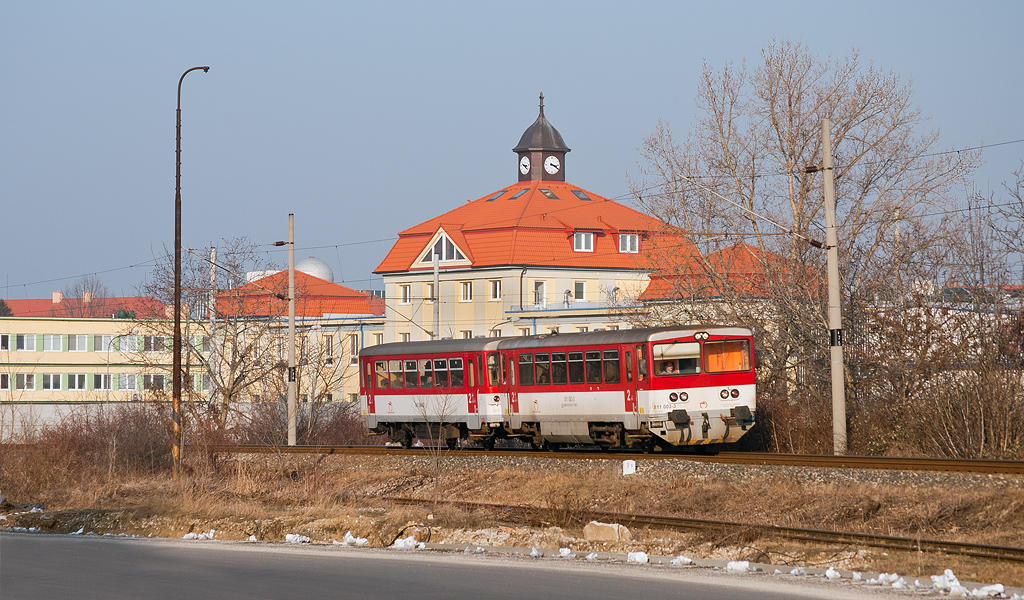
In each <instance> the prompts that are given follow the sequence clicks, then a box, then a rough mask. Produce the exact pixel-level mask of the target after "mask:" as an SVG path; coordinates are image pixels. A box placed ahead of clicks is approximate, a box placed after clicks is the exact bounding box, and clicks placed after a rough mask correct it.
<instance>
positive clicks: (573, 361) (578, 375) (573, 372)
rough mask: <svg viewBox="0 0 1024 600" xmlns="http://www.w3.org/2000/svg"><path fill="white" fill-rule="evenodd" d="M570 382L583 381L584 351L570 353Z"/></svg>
mask: <svg viewBox="0 0 1024 600" xmlns="http://www.w3.org/2000/svg"><path fill="white" fill-rule="evenodd" d="M569 383H583V353H582V352H570V353H569Z"/></svg>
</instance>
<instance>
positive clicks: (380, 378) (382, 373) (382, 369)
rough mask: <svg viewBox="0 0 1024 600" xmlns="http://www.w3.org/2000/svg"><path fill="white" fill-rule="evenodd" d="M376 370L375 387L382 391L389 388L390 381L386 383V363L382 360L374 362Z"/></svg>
mask: <svg viewBox="0 0 1024 600" xmlns="http://www.w3.org/2000/svg"><path fill="white" fill-rule="evenodd" d="M376 368H377V387H378V388H380V389H382V390H383V389H387V388H389V387H391V386H390V385H389V384H390V381H388V363H386V362H384V361H383V360H378V361H377V362H376Z"/></svg>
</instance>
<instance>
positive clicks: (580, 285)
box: [572, 281, 587, 302]
mask: <svg viewBox="0 0 1024 600" xmlns="http://www.w3.org/2000/svg"><path fill="white" fill-rule="evenodd" d="M586 292H587V282H585V281H575V282H573V292H572V297H573V298H575V299H576V301H577V302H584V301H586Z"/></svg>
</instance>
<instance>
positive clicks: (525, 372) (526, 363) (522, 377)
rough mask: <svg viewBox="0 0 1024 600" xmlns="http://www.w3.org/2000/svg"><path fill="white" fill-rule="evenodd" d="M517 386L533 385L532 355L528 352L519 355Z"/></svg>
mask: <svg viewBox="0 0 1024 600" xmlns="http://www.w3.org/2000/svg"><path fill="white" fill-rule="evenodd" d="M519 385H533V355H532V354H530V353H528V352H524V353H522V354H520V355H519Z"/></svg>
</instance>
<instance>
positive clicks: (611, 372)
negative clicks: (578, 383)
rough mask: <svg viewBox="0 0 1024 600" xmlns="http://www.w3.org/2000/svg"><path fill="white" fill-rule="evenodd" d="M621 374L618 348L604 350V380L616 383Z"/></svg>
mask: <svg viewBox="0 0 1024 600" xmlns="http://www.w3.org/2000/svg"><path fill="white" fill-rule="evenodd" d="M620 378H621V375H620V374H619V351H618V350H605V351H604V382H605V383H618V382H619V381H620Z"/></svg>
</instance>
